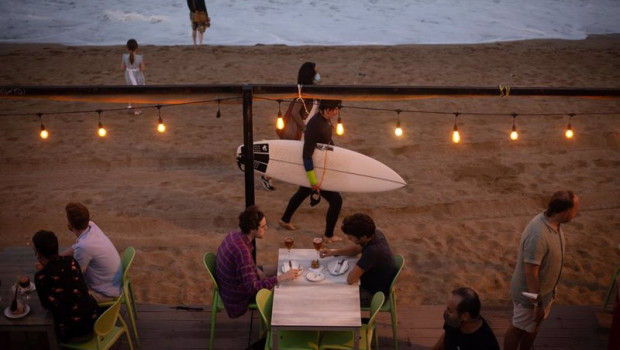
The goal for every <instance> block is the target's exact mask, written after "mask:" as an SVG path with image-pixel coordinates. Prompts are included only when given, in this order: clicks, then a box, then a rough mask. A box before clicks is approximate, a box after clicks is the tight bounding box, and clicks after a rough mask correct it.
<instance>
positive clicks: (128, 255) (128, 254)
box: [121, 247, 136, 281]
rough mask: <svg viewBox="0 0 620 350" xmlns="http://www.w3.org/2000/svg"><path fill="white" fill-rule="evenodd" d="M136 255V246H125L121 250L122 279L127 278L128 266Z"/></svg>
mask: <svg viewBox="0 0 620 350" xmlns="http://www.w3.org/2000/svg"><path fill="white" fill-rule="evenodd" d="M135 256H136V248H134V247H127V248H125V251H124V252H123V259H122V260H121V264H122V265H123V281H124V280H126V279H127V276H128V273H129V268H130V267H131V264H132V263H133V259H134V258H135Z"/></svg>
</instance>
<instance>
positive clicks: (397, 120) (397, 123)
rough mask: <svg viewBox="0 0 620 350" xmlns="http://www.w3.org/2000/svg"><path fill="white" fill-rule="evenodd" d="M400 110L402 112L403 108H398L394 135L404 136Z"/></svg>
mask: <svg viewBox="0 0 620 350" xmlns="http://www.w3.org/2000/svg"><path fill="white" fill-rule="evenodd" d="M400 112H402V110H400V109H397V110H396V117H397V119H396V129H394V135H396V136H399V137H400V136H403V129H402V128H401V127H400Z"/></svg>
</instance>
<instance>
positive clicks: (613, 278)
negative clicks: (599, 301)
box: [601, 267, 620, 311]
mask: <svg viewBox="0 0 620 350" xmlns="http://www.w3.org/2000/svg"><path fill="white" fill-rule="evenodd" d="M618 275H620V267H618V268H617V269H616V273H614V274H613V275H612V276H611V283H610V284H609V288H607V294H605V300H604V301H603V307H602V308H601V309H602V310H603V311H606V310H607V306H608V305H609V304H610V302H611V303H612V304H613V301H612V300H614V298H613V296H614V295H616V290H617V289H616V288H618V286H617V285H616V279H617V278H618Z"/></svg>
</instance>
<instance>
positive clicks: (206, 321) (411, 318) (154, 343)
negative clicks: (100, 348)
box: [0, 247, 611, 350]
mask: <svg viewBox="0 0 620 350" xmlns="http://www.w3.org/2000/svg"><path fill="white" fill-rule="evenodd" d="M26 255H27V256H32V250H31V249H27V248H26V247H19V248H13V247H11V248H6V249H4V250H0V258H2V259H1V261H2V264H3V266H5V269H8V270H11V268H12V267H15V266H22V265H23V264H27V266H30V265H29V264H30V263H31V262H30V261H31V260H29V259H26V258H24V256H26ZM13 265H15V266H13ZM2 288H3V289H4V288H6V284H3V285H2ZM3 291H8V289H4V290H3ZM205 293H209V296H210V293H211V291H210V290H206V291H205ZM3 303H4V304H3V306H6V300H3ZM397 307H398V332H399V334H398V343H399V348H400V349H403V350H409V349H429V348H431V347H432V345H433V344H434V343H435V342H436V341H437V339H438V337H439V336H440V334H441V332H442V331H443V330H442V326H443V318H442V314H443V310H444V306H443V305H439V306H417V307H403V306H399V305H398V301H397ZM188 309H190V310H188ZM192 309H197V310H192ZM599 309H600V308H599V307H598V306H561V305H554V307H553V309H552V311H551V314H550V315H549V319H547V320H546V321H545V322H544V323H543V326H542V328H541V331H540V334H539V336H538V338H537V340H536V343H535V349H536V350H543V349H547V350H560V349H567V350H582V349H583V350H598V349H601V350H602V349H607V346H606V345H607V337H608V334H609V329H608V328H605V327H601V326H599V324H605V323H611V317H607V318H605V317H601V314H600V313H597V312H598V311H599ZM123 313H124V314H125V310H124V306H123ZM482 315H483V316H484V317H485V318H486V319H487V320H488V321H489V323H490V325H491V327H492V328H493V330H494V332H495V335H496V336H497V338H498V341H499V342H500V346H501V345H502V343H503V338H504V333H505V331H506V327H507V326H508V324H509V322H510V317H511V307H509V306H497V307H494V306H483V310H482ZM597 316H599V317H598V318H597ZM603 316H608V315H603ZM1 317H4V316H1ZM258 318H259V316H258V313H257V312H254V314H253V322H252V323H253V325H254V326H253V327H252V332H251V333H250V313H248V314H246V315H245V316H243V317H241V318H239V319H234V320H233V319H229V318H228V317H227V316H226V314H225V313H224V312H221V313H219V314H218V317H217V325H216V331H215V348H216V349H234V350H242V349H245V348H247V346H248V340H250V341H251V342H255V341H257V340H258V337H259V335H258ZM125 319H127V317H126V318H125ZM601 320H602V321H601ZM137 324H138V332H139V334H140V346H139V347H136V348H138V349H148V350H151V349H152V350H159V349H207V348H208V344H209V329H210V310H209V306H208V305H197V306H193V307H189V308H185V309H183V308H177V307H175V306H167V305H147V304H138V320H137ZM130 327H131V326H130ZM377 327H378V332H379V345H380V348H381V349H390V348H392V346H393V342H392V328H391V324H390V317H389V314H387V313H379V317H378V321H377ZM45 342H46V339H45V338H43V339H41V337H37V335H32V334H11V336H9V335H8V334H7V333H1V332H0V349H11V350H12V349H20V350H21V349H36V350H40V349H44V348H45V345H46V343H45ZM134 345H135V344H134ZM128 348H129V347H128V346H127V344H124V343H121V344H117V346H115V347H114V349H128ZM375 348H376V347H375Z"/></svg>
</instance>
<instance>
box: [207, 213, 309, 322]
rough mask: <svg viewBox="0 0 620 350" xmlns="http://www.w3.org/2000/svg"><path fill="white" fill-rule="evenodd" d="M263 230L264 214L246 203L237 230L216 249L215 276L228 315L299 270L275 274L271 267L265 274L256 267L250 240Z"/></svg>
mask: <svg viewBox="0 0 620 350" xmlns="http://www.w3.org/2000/svg"><path fill="white" fill-rule="evenodd" d="M266 232H267V219H266V218H265V214H263V212H261V211H260V210H259V209H258V208H257V207H256V206H250V207H248V208H247V209H245V210H244V211H243V212H242V213H241V214H239V229H238V230H234V231H232V232H230V233H229V234H228V235H226V237H225V238H224V240H223V241H222V243H221V244H220V247H219V248H218V249H217V258H216V262H215V265H216V266H215V279H216V280H217V283H218V285H219V287H220V296H221V297H222V301H223V302H224V307H225V308H226V312H227V313H228V316H230V317H231V318H236V317H240V316H242V315H243V314H245V313H246V312H247V311H248V305H249V304H250V303H252V302H254V298H255V296H256V293H257V292H258V291H259V290H261V289H262V288H267V289H273V287H274V286H275V285H277V284H278V283H280V282H282V281H286V280H291V279H294V278H296V277H297V275H298V273H299V272H298V270H297V269H291V270H289V271H287V272H286V273H283V274H281V275H280V276H276V272H277V270H276V269H275V268H272V269H271V271H267V273H265V272H263V270H261V269H260V268H259V267H258V266H256V263H255V262H254V259H252V250H253V249H254V248H253V247H252V240H253V239H255V238H257V239H262V238H263V237H265V233H266Z"/></svg>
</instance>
